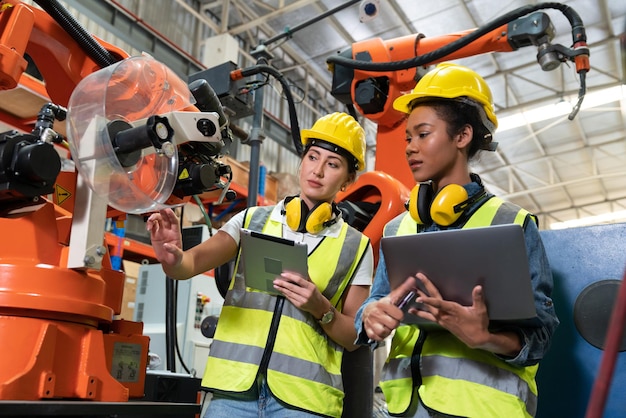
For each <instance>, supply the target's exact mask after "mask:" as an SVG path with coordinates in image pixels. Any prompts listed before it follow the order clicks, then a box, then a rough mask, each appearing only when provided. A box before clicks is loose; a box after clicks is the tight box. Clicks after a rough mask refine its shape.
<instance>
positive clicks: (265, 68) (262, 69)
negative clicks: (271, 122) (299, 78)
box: [241, 65, 304, 156]
mask: <svg viewBox="0 0 626 418" xmlns="http://www.w3.org/2000/svg"><path fill="white" fill-rule="evenodd" d="M259 73H267V74H270V75H272V76H273V77H274V78H276V79H277V80H278V81H279V82H280V84H281V85H282V86H283V91H284V93H285V96H286V97H287V105H288V107H289V122H290V124H291V136H292V139H293V145H294V147H295V148H296V152H297V153H298V155H300V156H301V155H302V153H303V151H304V149H303V146H302V142H301V140H300V126H299V124H298V114H297V112H296V106H295V101H294V99H293V95H292V94H291V90H290V89H289V84H288V83H287V81H286V80H285V77H284V76H283V74H282V73H281V72H280V71H278V70H277V69H276V68H274V67H272V66H270V65H253V66H251V67H247V68H244V69H242V70H241V75H242V76H243V77H249V76H252V75H255V74H259Z"/></svg>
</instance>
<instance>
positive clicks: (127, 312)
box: [119, 260, 140, 321]
mask: <svg viewBox="0 0 626 418" xmlns="http://www.w3.org/2000/svg"><path fill="white" fill-rule="evenodd" d="M122 263H123V265H124V272H125V273H126V281H125V282H124V294H123V296H122V309H121V310H120V315H119V317H120V318H121V319H125V320H127V321H132V320H133V315H134V314H135V298H136V295H137V278H138V277H139V266H140V264H139V263H135V262H133V261H128V260H122Z"/></svg>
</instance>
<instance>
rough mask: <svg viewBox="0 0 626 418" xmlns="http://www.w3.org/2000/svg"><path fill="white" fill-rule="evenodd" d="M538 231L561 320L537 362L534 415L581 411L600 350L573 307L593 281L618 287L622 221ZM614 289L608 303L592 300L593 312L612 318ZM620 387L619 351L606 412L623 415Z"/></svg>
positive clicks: (625, 369) (625, 240)
mask: <svg viewBox="0 0 626 418" xmlns="http://www.w3.org/2000/svg"><path fill="white" fill-rule="evenodd" d="M541 237H542V239H543V242H544V245H545V247H546V251H547V254H548V258H549V260H550V266H551V268H552V272H553V274H554V293H553V295H552V296H553V299H554V303H555V307H556V311H557V314H558V316H559V319H560V321H561V325H560V326H559V328H558V329H557V331H556V333H555V335H554V339H553V341H552V346H551V348H550V351H549V352H548V354H547V355H546V357H545V358H544V360H543V361H542V362H541V365H540V366H539V372H538V376H537V381H538V386H539V407H538V413H537V417H538V418H554V417H568V418H577V417H584V416H585V412H586V409H587V404H588V402H589V399H590V396H591V391H592V388H593V385H594V382H595V378H596V376H597V374H598V371H599V368H600V363H601V361H602V355H603V353H604V351H602V350H601V349H599V348H597V347H596V346H594V345H592V344H590V343H589V342H588V340H589V338H587V339H585V338H583V336H582V335H581V333H580V332H579V331H578V329H579V328H577V326H576V323H575V322H574V317H575V316H576V318H577V320H580V319H581V315H578V314H577V315H575V312H574V307H575V305H576V301H577V299H578V298H579V296H580V295H581V292H582V293H584V294H585V295H587V294H589V293H590V292H589V291H590V290H593V286H598V287H600V285H604V284H605V282H604V281H605V280H606V281H613V283H612V284H613V286H614V288H615V289H619V283H618V284H617V285H615V282H614V281H615V280H618V281H621V280H622V278H623V276H624V271H625V268H626V224H612V225H600V226H592V227H582V228H572V229H565V230H556V231H541ZM606 283H608V282H606ZM617 293H618V292H617V291H616V292H614V293H613V295H612V298H610V297H609V298H606V300H607V301H608V302H607V303H602V301H603V300H602V299H598V300H597V301H595V302H594V303H595V304H596V305H597V309H598V311H597V312H596V313H601V312H602V310H604V311H605V312H606V315H607V316H608V317H609V318H610V313H611V312H612V307H613V303H614V301H615V298H616V297H617ZM582 300H584V298H581V301H582ZM580 305H581V304H580V303H579V305H578V306H580ZM587 306H589V305H588V304H587ZM592 306H593V305H592ZM578 312H580V311H578ZM588 313H589V311H588ZM592 316H593V315H589V317H592ZM607 323H608V321H607ZM587 325H588V328H591V329H593V328H594V327H595V324H593V323H588V324H587ZM579 326H580V322H579ZM602 326H603V325H602V324H598V327H602ZM604 329H606V323H605V324H604ZM600 332H602V330H601V331H600ZM603 332H606V331H603ZM585 335H587V334H585ZM622 341H624V340H622ZM592 342H593V341H592ZM596 345H597V344H596ZM602 345H603V344H601V345H600V346H602ZM622 346H623V345H622ZM624 388H626V352H623V351H621V352H619V353H618V356H617V359H616V364H615V369H614V372H613V378H612V383H611V388H610V392H609V395H608V398H607V400H606V404H605V408H604V415H603V417H604V418H618V417H626V402H625V401H624V395H625V394H626V392H625V389H624Z"/></svg>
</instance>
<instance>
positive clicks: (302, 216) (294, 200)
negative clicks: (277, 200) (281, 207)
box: [285, 196, 334, 234]
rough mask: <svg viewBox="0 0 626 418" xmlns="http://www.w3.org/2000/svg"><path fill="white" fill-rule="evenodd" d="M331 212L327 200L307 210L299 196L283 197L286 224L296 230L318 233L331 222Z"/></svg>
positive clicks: (331, 208)
mask: <svg viewBox="0 0 626 418" xmlns="http://www.w3.org/2000/svg"><path fill="white" fill-rule="evenodd" d="M333 212H334V209H333V205H332V204H330V203H328V202H319V203H318V204H316V205H315V206H313V207H312V208H311V210H309V208H308V207H307V206H306V204H305V203H304V201H303V200H301V199H300V198H299V197H297V196H294V197H288V198H285V218H286V221H287V226H289V228H291V229H292V230H293V231H296V232H309V233H311V234H317V233H319V232H320V231H321V230H322V229H324V228H325V227H327V226H329V225H331V224H332V223H333V222H332V217H333Z"/></svg>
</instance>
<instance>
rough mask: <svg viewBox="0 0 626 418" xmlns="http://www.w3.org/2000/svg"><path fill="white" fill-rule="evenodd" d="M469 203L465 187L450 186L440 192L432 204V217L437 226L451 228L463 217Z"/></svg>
mask: <svg viewBox="0 0 626 418" xmlns="http://www.w3.org/2000/svg"><path fill="white" fill-rule="evenodd" d="M467 202H468V195H467V190H465V187H463V186H460V185H458V184H448V185H447V186H445V187H444V188H442V189H441V190H439V193H437V194H436V195H435V197H434V199H433V201H432V203H431V204H430V217H431V218H432V220H433V222H435V223H436V224H437V225H441V226H450V225H452V224H453V223H455V222H456V221H457V220H458V219H459V218H460V217H461V215H462V214H463V211H464V210H465V208H466V207H467V204H466V203H467Z"/></svg>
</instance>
